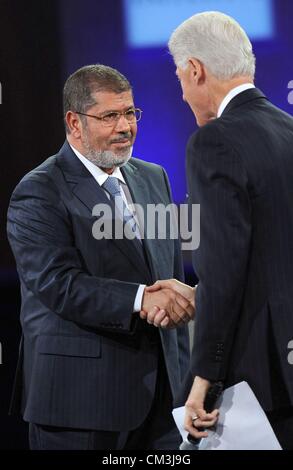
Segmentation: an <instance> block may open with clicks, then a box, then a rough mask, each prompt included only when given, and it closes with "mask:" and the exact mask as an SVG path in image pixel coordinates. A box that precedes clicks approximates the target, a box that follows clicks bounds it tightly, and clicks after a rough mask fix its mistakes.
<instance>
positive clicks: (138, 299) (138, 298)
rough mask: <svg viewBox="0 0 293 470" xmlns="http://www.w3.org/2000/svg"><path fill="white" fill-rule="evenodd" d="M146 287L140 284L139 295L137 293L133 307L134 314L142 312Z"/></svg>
mask: <svg viewBox="0 0 293 470" xmlns="http://www.w3.org/2000/svg"><path fill="white" fill-rule="evenodd" d="M145 287H146V284H140V286H139V288H138V289H137V293H136V297H135V300H134V305H133V312H140V311H141V304H142V297H143V293H144V289H145Z"/></svg>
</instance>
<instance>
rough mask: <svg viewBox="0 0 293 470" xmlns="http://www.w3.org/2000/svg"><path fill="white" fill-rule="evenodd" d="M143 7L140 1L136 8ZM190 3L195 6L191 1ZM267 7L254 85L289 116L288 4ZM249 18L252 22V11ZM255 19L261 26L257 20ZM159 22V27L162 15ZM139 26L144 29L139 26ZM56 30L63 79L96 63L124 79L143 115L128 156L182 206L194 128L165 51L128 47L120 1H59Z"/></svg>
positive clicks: (292, 9) (285, 0) (291, 37)
mask: <svg viewBox="0 0 293 470" xmlns="http://www.w3.org/2000/svg"><path fill="white" fill-rule="evenodd" d="M136 1H137V2H138V1H139V0H136ZM157 1H159V0H157ZM145 2H146V0H142V1H141V3H142V5H143V3H145ZM231 2H232V3H233V0H231ZM256 2H257V0H256ZM164 3H166V2H164ZM167 3H168V2H167ZM173 3H174V2H173ZM178 3H180V0H178ZM201 3H202V2H201ZM214 3H216V4H217V2H214ZM194 4H195V7H196V4H197V1H196V0H194ZM209 4H211V2H209ZM69 5H70V6H69ZM85 5H86V8H85ZM272 8H273V15H272V16H273V27H274V37H273V38H271V39H269V40H266V41H262V42H260V41H256V42H253V46H254V51H255V54H256V57H257V73H256V85H257V86H258V87H259V88H261V89H262V90H263V91H264V93H266V94H267V96H268V97H269V98H270V99H271V101H272V102H273V103H275V104H276V105H278V106H280V107H281V108H282V109H284V110H286V111H288V112H289V113H292V110H293V107H292V105H289V103H288V99H287V98H288V93H289V90H288V83H289V81H290V80H292V79H293V62H292V52H291V47H292V44H293V28H292V18H293V2H292V1H290V0H272ZM195 12H196V8H195ZM166 13H167V12H166ZM250 14H251V19H254V12H253V11H251V12H250ZM257 20H258V21H259V22H261V21H262V18H258V19H257ZM161 21H162V22H164V17H163V16H162V18H161ZM140 27H141V28H144V24H141V25H140ZM60 31H61V41H62V56H63V78H64V80H65V78H66V77H67V76H68V74H69V73H71V72H73V71H74V70H75V69H77V68H78V67H81V66H82V65H85V64H90V63H96V62H100V63H105V64H108V65H111V66H113V67H116V68H118V69H119V70H120V71H122V72H123V73H124V74H125V75H126V76H127V77H128V78H129V79H130V81H131V83H132V84H133V87H134V93H135V102H136V105H137V106H139V107H141V108H142V109H143V111H144V113H143V119H142V121H141V122H140V124H139V132H138V137H137V141H136V144H135V151H134V155H135V156H138V157H140V158H143V159H145V160H149V161H153V162H156V163H160V164H162V165H163V166H164V167H165V168H166V170H167V172H168V174H169V177H170V180H171V185H172V189H173V194H174V198H175V200H176V202H182V201H183V200H184V199H185V193H186V184H185V168H184V154H185V144H186V141H187V139H188V136H189V135H190V133H191V132H192V131H193V130H194V129H195V128H196V124H195V121H194V117H193V115H192V113H191V111H190V110H189V108H188V106H187V105H186V104H185V103H184V102H183V101H182V97H181V89H180V85H179V83H178V81H177V79H176V77H175V74H174V72H175V68H174V64H173V62H172V58H171V57H170V55H169V54H168V51H167V46H164V47H159V48H158V47H157V48H151V49H150V48H148V49H146V48H144V49H142V48H140V49H133V48H130V47H128V45H127V31H126V21H125V12H124V8H123V1H122V0H108V1H99V2H97V1H96V0H88V1H87V2H85V3H84V2H80V1H77V2H74V1H73V2H70V3H69V2H68V1H66V0H62V1H61V2H60Z"/></svg>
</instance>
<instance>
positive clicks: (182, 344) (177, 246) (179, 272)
mask: <svg viewBox="0 0 293 470" xmlns="http://www.w3.org/2000/svg"><path fill="white" fill-rule="evenodd" d="M163 174H164V179H165V183H166V186H167V189H168V193H169V197H170V201H171V202H173V198H172V193H171V188H170V183H169V179H168V176H167V174H166V172H165V170H164V169H163ZM173 277H174V279H178V281H181V282H184V280H185V278H184V269H183V259H182V251H181V243H180V239H175V240H174V271H173ZM176 332H177V342H178V351H179V365H180V374H181V379H182V380H183V378H184V376H185V375H186V373H187V371H188V368H189V365H190V345H189V327H188V325H183V326H180V327H178V328H177V330H176Z"/></svg>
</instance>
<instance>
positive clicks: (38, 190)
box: [8, 142, 189, 431]
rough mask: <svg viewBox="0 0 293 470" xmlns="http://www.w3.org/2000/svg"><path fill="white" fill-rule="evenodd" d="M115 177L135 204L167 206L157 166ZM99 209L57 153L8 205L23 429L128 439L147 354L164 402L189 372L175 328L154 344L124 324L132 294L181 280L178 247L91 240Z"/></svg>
mask: <svg viewBox="0 0 293 470" xmlns="http://www.w3.org/2000/svg"><path fill="white" fill-rule="evenodd" d="M122 172H123V174H124V177H125V179H126V181H127V184H128V187H129V189H130V192H131V194H132V198H133V201H134V202H136V203H139V204H141V205H143V206H144V207H146V204H147V203H154V204H157V203H159V202H160V203H163V204H169V203H170V201H171V193H170V188H169V183H168V179H167V176H166V173H165V171H164V170H163V169H162V168H161V167H160V166H158V165H154V164H150V163H146V162H143V161H141V160H138V159H134V158H133V159H131V161H130V162H129V163H127V165H126V166H125V167H123V169H122ZM98 203H106V204H109V201H108V199H107V197H106V195H105V193H104V191H103V190H102V189H101V188H100V186H99V185H98V184H97V183H96V181H95V180H94V178H93V177H92V175H91V174H90V173H89V172H88V170H87V169H86V168H85V167H84V165H83V164H82V163H81V162H80V161H79V160H78V158H77V157H76V156H75V154H74V153H73V152H72V150H71V148H70V146H69V145H68V143H67V142H66V143H65V144H64V146H63V147H62V149H61V150H60V152H59V153H58V154H57V155H54V156H52V157H50V158H49V159H47V160H46V161H45V162H44V163H42V164H41V165H40V166H39V167H38V168H36V169H34V170H33V171H31V172H30V173H28V174H27V175H26V176H25V177H24V178H23V179H22V181H21V182H20V183H19V184H18V186H17V187H16V189H15V191H14V193H13V195H12V198H11V203H10V207H9V212H8V236H9V241H10V243H11V247H12V250H13V253H14V255H15V259H16V262H17V269H18V273H19V277H20V281H21V294H22V306H21V323H22V329H23V335H24V341H23V348H22V349H23V355H21V356H22V357H21V358H20V367H19V368H18V377H17V380H16V383H17V384H19V382H21V385H20V386H21V388H22V396H21V410H22V413H23V415H24V419H25V420H27V421H30V422H35V423H39V424H46V425H54V426H65V427H75V428H82V429H100V430H112V431H119V430H129V429H133V428H135V427H137V426H138V425H139V424H140V423H141V422H142V421H143V419H144V418H145V417H146V415H147V413H148V411H149V409H150V407H151V404H152V399H153V396H154V390H155V382H156V374H157V366H158V354H159V353H158V350H159V345H158V343H159V342H161V343H162V348H163V353H164V357H165V363H166V367H167V372H168V376H169V380H170V385H171V389H172V391H173V393H175V392H176V390H177V389H178V387H179V386H180V382H181V378H182V377H183V375H184V372H185V371H186V369H187V366H188V361H189V344H188V332H187V329H186V327H184V328H180V329H178V330H170V331H167V330H164V331H160V335H159V333H158V330H157V329H156V328H155V327H152V326H149V325H148V324H147V323H146V322H143V321H142V320H140V319H139V316H138V314H133V305H134V300H135V296H136V293H137V288H138V285H139V284H140V283H145V284H150V283H152V282H153V281H155V280H156V279H159V278H170V277H176V278H182V277H183V271H182V260H181V252H180V245H179V242H178V240H177V241H176V240H145V241H144V247H145V256H144V255H143V251H142V250H141V248H140V247H139V246H138V245H139V242H138V241H137V240H134V241H130V240H126V239H122V240H118V239H117V240H116V239H106V238H104V239H102V240H97V239H95V238H94V237H93V236H92V227H93V223H94V221H95V220H96V218H95V217H93V216H92V209H93V207H94V206H95V205H96V204H98ZM22 362H23V365H21V363H22ZM20 378H21V380H20ZM16 389H18V390H19V385H18V386H17V387H16ZM16 395H17V390H16Z"/></svg>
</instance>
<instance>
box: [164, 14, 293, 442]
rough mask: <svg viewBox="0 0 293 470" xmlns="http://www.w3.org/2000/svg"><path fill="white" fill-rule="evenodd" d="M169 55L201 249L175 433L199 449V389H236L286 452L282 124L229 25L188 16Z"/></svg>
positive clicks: (290, 374) (290, 192)
mask: <svg viewBox="0 0 293 470" xmlns="http://www.w3.org/2000/svg"><path fill="white" fill-rule="evenodd" d="M169 48H170V51H171V54H172V56H173V58H174V61H175V65H176V67H177V69H176V75H177V76H178V78H179V80H180V83H181V87H182V91H183V99H184V100H185V101H186V102H187V103H188V104H189V106H190V107H191V109H192V111H193V113H194V115H195V117H196V120H197V123H198V125H199V127H200V129H199V130H198V131H197V132H195V133H194V134H192V136H191V137H190V139H189V142H188V145H187V176H188V186H189V197H190V203H191V204H200V207H201V240H200V247H199V248H198V249H197V250H196V251H195V252H194V253H193V265H194V269H195V271H196V274H197V277H198V279H199V283H198V286H197V289H196V325H195V336H194V348H193V354H192V360H191V368H190V384H189V387H191V384H192V387H191V391H190V389H189V390H188V391H189V392H190V393H189V396H188V399H187V401H186V418H185V426H186V429H187V430H188V431H189V433H190V434H192V435H193V436H194V437H196V438H201V437H205V436H206V435H207V433H206V432H201V431H200V428H203V427H205V428H207V427H210V426H212V425H213V424H214V423H215V422H216V420H217V414H218V411H217V410H214V411H213V412H212V413H206V411H205V409H204V400H205V397H206V393H207V391H208V389H209V387H210V384H211V383H212V382H216V381H223V382H224V385H225V387H227V386H229V385H232V384H235V383H238V382H241V381H242V380H245V381H247V382H248V383H249V385H250V386H251V388H252V390H253V391H254V393H255V395H256V396H257V398H258V400H259V402H260V404H261V405H262V407H263V409H264V410H265V411H266V413H267V416H268V417H269V419H270V422H271V424H272V426H273V429H274V431H275V433H276V435H277V437H278V439H279V441H280V444H281V446H282V447H283V448H286V449H289V448H291V449H293V439H292V432H293V407H292V403H293V366H292V364H290V361H289V360H288V353H289V352H290V351H289V350H288V347H289V342H290V340H291V339H292V337H293V289H292V286H293V246H292V245H293V242H292V240H293V185H292V181H293V119H292V118H291V117H290V116H289V115H288V114H286V113H284V112H282V111H281V110H280V109H278V108H276V107H275V106H273V105H272V104H271V103H270V102H269V101H268V99H267V98H266V97H265V96H264V95H263V94H262V93H261V91H259V90H258V89H256V88H255V87H254V84H253V81H254V73H255V57H254V54H253V51H252V46H251V43H250V41H249V39H248V37H247V35H246V33H245V32H244V30H243V29H242V28H241V27H240V26H239V24H238V23H237V22H236V21H234V20H233V19H232V18H230V17H229V16H226V15H224V14H222V13H219V12H205V13H200V14H197V15H194V16H192V17H191V18H189V19H188V20H186V21H184V22H183V23H182V24H181V25H180V26H179V27H178V28H177V29H176V30H175V31H174V32H173V34H172V36H171V38H170V41H169ZM171 283H175V281H163V282H161V283H160V286H161V287H166V286H168V285H169V286H170V285H171ZM178 287H179V285H177V288H178ZM291 362H292V361H291ZM184 399H186V395H185V398H184ZM247 419H249V416H247ZM239 426H241V423H239Z"/></svg>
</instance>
